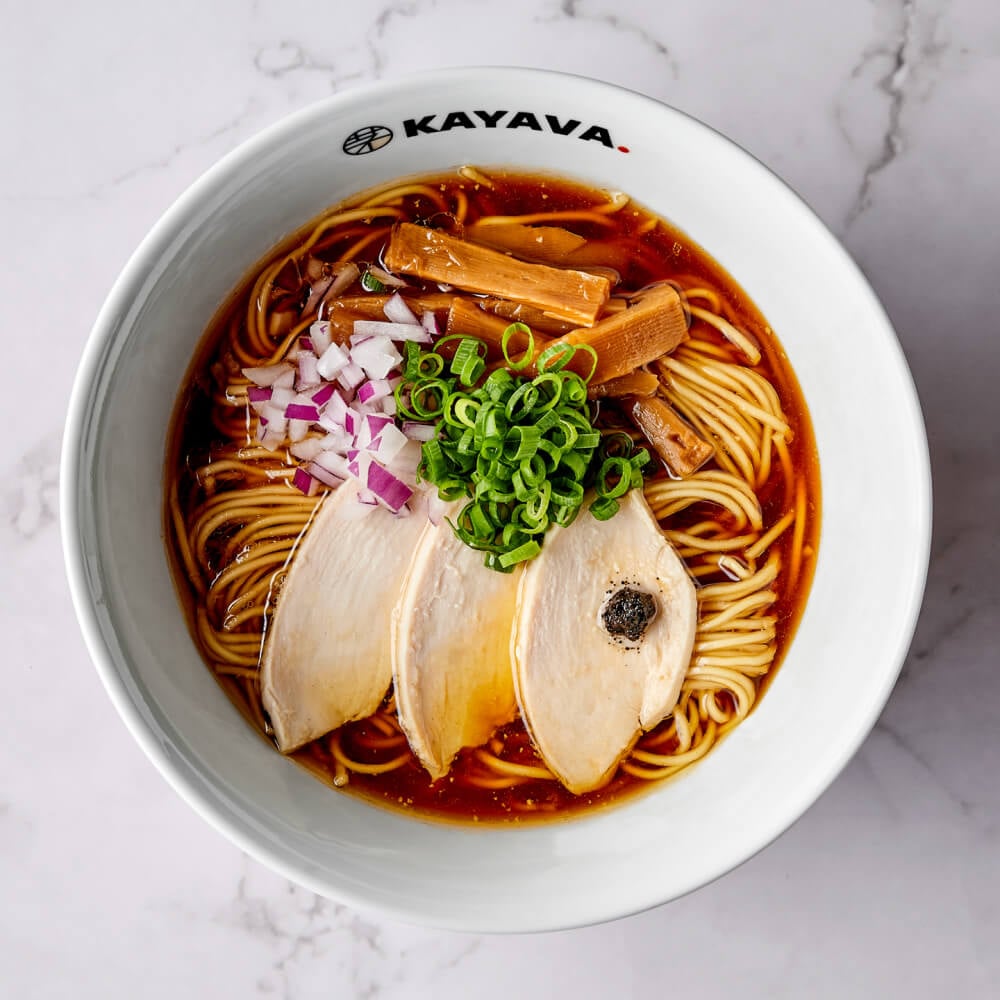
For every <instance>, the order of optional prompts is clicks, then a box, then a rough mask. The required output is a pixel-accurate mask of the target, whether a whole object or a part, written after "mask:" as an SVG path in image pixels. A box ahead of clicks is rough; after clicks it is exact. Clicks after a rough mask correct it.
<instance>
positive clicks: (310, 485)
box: [292, 469, 316, 497]
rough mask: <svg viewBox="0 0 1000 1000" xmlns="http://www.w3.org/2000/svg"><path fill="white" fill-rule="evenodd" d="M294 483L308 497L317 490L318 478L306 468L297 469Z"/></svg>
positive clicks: (293, 478) (293, 477) (293, 479)
mask: <svg viewBox="0 0 1000 1000" xmlns="http://www.w3.org/2000/svg"><path fill="white" fill-rule="evenodd" d="M292 485H293V486H295V487H296V488H297V489H300V490H301V491H302V492H303V493H305V495H306V496H307V497H311V496H312V495H313V494H314V493H315V492H316V480H315V479H314V478H313V477H312V476H310V475H309V473H308V472H306V470H305V469H296V470H295V475H294V476H292Z"/></svg>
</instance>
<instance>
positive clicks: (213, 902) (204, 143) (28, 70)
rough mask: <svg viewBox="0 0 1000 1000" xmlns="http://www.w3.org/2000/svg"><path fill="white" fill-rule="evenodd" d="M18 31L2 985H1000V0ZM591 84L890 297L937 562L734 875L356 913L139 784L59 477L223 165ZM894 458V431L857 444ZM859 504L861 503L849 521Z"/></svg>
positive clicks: (53, 10) (294, 3)
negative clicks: (98, 351) (850, 739)
mask: <svg viewBox="0 0 1000 1000" xmlns="http://www.w3.org/2000/svg"><path fill="white" fill-rule="evenodd" d="M3 20H4V30H3V34H2V40H0V79H2V82H3V86H2V88H0V107H2V109H3V117H2V121H3V129H2V132H3V136H4V141H3V148H4V155H3V157H2V160H0V228H2V233H3V246H4V250H3V254H4V266H3V268H2V269H0V301H2V302H3V305H4V322H3V326H4V334H5V343H6V344H7V353H6V356H7V357H8V359H9V360H13V359H18V360H19V364H18V365H17V366H16V368H17V370H16V371H15V370H14V368H12V371H11V378H10V380H9V381H8V383H7V386H6V389H5V391H4V392H3V394H2V396H0V399H2V402H0V427H2V428H3V434H4V438H5V440H6V441H7V445H6V447H5V449H4V455H3V459H2V463H3V475H2V478H0V512H2V513H0V544H2V552H3V561H4V565H5V570H6V571H5V572H4V574H3V582H2V584H0V587H2V595H3V600H2V602H0V609H2V610H0V616H2V621H3V626H4V634H5V635H7V636H8V639H9V642H10V645H9V646H8V652H7V654H6V656H5V657H4V662H3V668H2V669H3V677H4V680H5V688H6V690H7V691H8V693H10V694H11V695H12V702H11V703H10V704H9V705H8V710H7V712H6V713H5V723H4V729H5V733H4V739H3V744H2V750H0V996H4V997H32V998H37V997H102V998H103V997H118V996H122V997H132V996H142V997H144V998H147V1000H156V998H161V997H162V998H165V1000H166V998H170V1000H174V998H175V997H177V996H178V995H184V996H191V997H212V998H225V997H234V998H235V997H240V998H242V997H250V996H254V995H260V996H264V997H270V996H274V997H284V998H291V1000H305V998H310V997H376V996H378V997H380V998H383V997H384V998H395V997H422V996H427V997H430V996H433V997H435V998H439V1000H447V998H465V997H470V996H476V997H483V998H487V1000H488V998H507V997H510V996H529V997H540V998H541V997H549V996H556V995H560V996H563V995H564V996H572V997H578V998H599V997H601V998H603V997H608V996H622V995H629V996H639V995H649V996H654V995H672V994H683V995H688V994H691V993H694V994H695V995H697V996H699V997H700V998H703V1000H716V998H723V997H733V996H739V997H744V998H758V997H760V998H771V997H788V998H799V997H809V998H827V997H829V998H838V1000H839V998H844V997H879V998H883V997H906V998H908V1000H913V998H921V997H938V996H941V995H947V996H962V997H976V998H978V997H984V998H985V997H995V996H998V995H1000V949H998V948H997V941H998V940H1000V904H998V899H1000V780H998V775H1000V657H998V653H997V649H998V646H1000V615H998V612H997V608H998V605H1000V571H998V566H1000V530H998V527H997V524H998V516H997V515H998V512H1000V444H998V440H1000V438H998V434H1000V432H998V427H1000V391H998V389H997V384H996V383H997V377H998V375H1000V337H998V334H1000V330H998V320H997V315H998V310H997V289H998V279H1000V237H998V235H997V223H998V220H1000V195H998V193H997V192H998V180H997V178H998V177H1000V131H998V129H997V120H998V113H1000V101H998V94H1000V8H998V7H997V5H996V3H995V2H994V0H952V2H945V0H845V2H843V3H839V4H836V5H833V4H829V3H824V2H820V0H812V2H809V0H806V2H799V0H773V2H771V3H767V4H763V3H757V4H752V3H738V2H736V0H702V2H700V3H681V2H678V0H663V2H656V0H616V2H615V3H610V2H606V0H563V2H562V3H561V4H560V3H557V2H547V3H531V2H528V0H506V2H505V3H503V4H501V5H497V4H492V3H485V2H462V0H437V2H435V0H403V2H398V0H393V2H391V3H388V2H387V0H382V2H376V3H373V4H363V3H344V2H336V0H335V2H333V3H328V4H325V5H320V4H315V3H313V4H310V3H306V2H304V0H280V2H279V0H218V2H214V3H205V2H204V0H200V2H195V0H176V2H173V3H161V4H144V3H134V2H126V0H96V2H94V3H91V4H70V3H63V4H58V5H51V4H39V5H35V4H16V5H6V6H5V8H4V17H3ZM474 62H475V63H486V64H503V63H507V64H524V65H537V66H546V67H551V68H556V69H563V70H569V71H573V72H577V73H585V74H591V75H597V76H600V77H603V78H605V79H608V80H611V81H613V82H616V83H620V84H624V85H625V86H628V87H631V88H634V89H636V90H639V91H643V92H645V93H647V94H650V95H652V96H653V97H656V98H660V99H662V100H664V101H667V102H670V103H672V104H675V105H676V106H678V107H680V108H682V109H684V110H685V111H688V112H690V113H692V114H694V115H696V116H698V117H700V118H701V119H703V120H704V121H706V122H708V123H709V124H710V125H712V126H714V127H715V128H717V129H720V130H721V131H723V132H725V133H727V134H728V135H730V136H731V137H732V138H734V139H735V140H736V141H737V142H739V143H741V144H742V145H743V146H745V147H746V148H747V149H749V150H750V151H751V152H752V153H754V154H755V155H756V156H758V157H759V158H760V159H762V160H763V161H764V162H765V163H766V164H768V165H769V166H771V167H772V168H774V169H775V170H776V171H777V172H778V173H779V174H781V175H782V176H783V177H784V178H785V179H786V180H787V181H789V182H790V183H791V184H792V185H793V186H794V187H795V188H796V189H797V190H798V191H799V192H801V193H802V194H803V195H804V197H805V198H806V199H807V200H808V201H809V202H810V203H811V204H812V205H813V206H814V207H815V208H816V209H817V211H818V212H819V213H820V215H821V216H822V217H823V218H824V219H825V220H826V222H827V223H828V224H829V225H830V226H831V227H832V229H833V230H834V232H835V233H837V234H838V236H840V237H841V238H842V239H843V240H844V242H845V243H846V245H847V247H848V249H849V250H850V251H851V252H852V253H853V254H854V255H855V256H856V258H857V259H858V260H859V262H860V263H861V265H862V267H864V269H865V270H866V272H867V273H868V275H869V276H870V278H871V280H872V282H873V284H874V286H875V288H876V291H877V292H878V293H879V294H880V295H881V297H882V299H883V301H884V302H885V304H886V306H887V308H888V311H889V313H890V315H891V316H892V318H893V320H894V322H895V324H896V326H897V329H898V331H899V336H900V339H901V341H902V344H903V348H904V350H905V352H906V355H907V357H908V359H909V362H910V364H911V367H912V369H913V371H914V375H915V378H916V381H917V384H918V388H919V390H920V394H921V398H922V401H923V405H924V407H925V412H926V417H927V423H928V428H929V434H930V441H931V448H932V459H933V463H934V481H935V493H936V496H935V504H936V511H935V541H934V556H933V564H932V568H931V574H930V581H929V586H928V591H927V598H926V602H925V606H924V610H923V613H922V616H921V619H920V623H919V627H918V629H917V634H916V638H915V641H914V645H913V648H912V651H911V654H910V656H909V659H908V661H907V664H906V667H905V669H904V672H903V675H902V678H901V680H900V682H899V684H898V686H897V688H896V691H895V693H894V695H893V697H892V700H891V702H890V703H889V706H888V708H887V709H886V711H885V713H884V715H883V716H882V719H881V721H880V722H879V724H878V725H877V726H876V728H875V731H874V732H873V733H872V735H871V737H870V738H869V739H868V741H867V742H866V743H865V745H864V747H863V748H862V749H861V751H860V752H859V753H858V755H857V756H856V758H855V759H854V760H853V761H852V762H851V764H850V765H849V766H848V767H847V769H846V770H845V771H844V773H843V774H842V775H841V777H840V778H839V780H838V781H837V782H836V783H835V784H834V785H833V787H832V788H831V789H830V790H829V791H828V792H827V793H826V794H825V795H824V796H823V797H822V799H821V800H820V801H819V802H818V803H817V804H816V805H815V806H814V807H813V808H812V809H811V810H810V812H809V813H808V814H807V815H806V816H805V817H804V818H803V819H802V820H801V821H800V822H799V823H798V824H797V825H796V826H795V827H794V828H793V829H792V830H791V831H789V832H788V833H787V834H786V835H785V836H783V837H782V838H781V839H780V840H778V842H777V843H775V844H773V845H772V846H771V847H770V848H768V849H767V850H765V851H764V852H763V853H762V854H760V855H759V856H758V857H756V858H754V859H753V860H752V861H750V862H749V863H747V864H746V865H744V866H743V867H742V868H740V869H738V870H737V871H735V872H733V873H732V874H730V875H728V876H727V877H725V878H723V879H721V880H720V881H719V882H717V883H715V884H714V885H712V886H709V887H708V888H706V889H703V890H702V891H700V892H697V893H695V894H694V895H692V896H690V897H688V898H686V899H683V900H681V901H679V902H676V903H674V904H671V905H668V906H664V907H661V908H659V909H657V910H654V911H652V912H649V913H646V914H642V915H640V916H636V917H633V918H630V919H627V920H622V921H619V922H617V923H614V924H610V925H606V926H602V927H596V928H590V929H586V930H580V931H574V932H567V933H560V934H551V935H543V936H533V937H527V936H526V937H508V938H481V937H471V936H462V935H457V934H449V933H440V932H436V931H429V930H422V929H415V928H410V927H406V926H401V925H398V924H394V923H391V922H388V921H377V920H372V919H370V918H367V917H361V916H359V915H357V914H355V913H353V912H351V911H349V910H347V909H345V908H343V907H340V906H336V905H334V904H332V903H329V902H327V901H324V900H322V899H318V898H316V897H314V896H312V895H311V894H309V893H306V892H304V891H303V890H300V889H298V888H295V887H294V886H292V885H290V884H288V883H287V882H285V881H284V880H283V879H281V878H279V877H277V876H276V875H273V874H271V873H270V872H269V871H267V870H265V869H263V868H262V867H261V866H260V865H258V864H256V863H254V862H251V861H249V860H248V859H247V858H246V857H244V856H243V855H242V854H241V853H240V852H239V851H238V850H237V849H236V848H235V847H234V846H232V845H231V844H230V843H229V842H228V841H226V840H225V839H223V837H221V836H220V835H219V834H217V833H216V832H215V831H214V830H212V829H211V828H210V827H209V826H208V825H207V824H205V823H204V822H203V821H202V820H201V819H200V818H199V817H197V816H196V815H195V814H194V813H193V812H192V811H191V810H190V809H189V808H188V806H186V805H185V804H184V803H183V802H182V801H181V800H180V799H179V798H178V797H177V796H176V795H175V794H174V793H173V792H172V791H171V790H170V789H169V788H168V786H167V785H166V783H165V782H164V781H163V780H162V779H161V778H160V777H159V776H158V775H157V773H156V772H155V770H154V768H153V766H152V765H151V764H150V763H149V762H148V761H147V760H146V758H145V757H144V756H143V755H142V753H141V752H140V750H139V749H138V747H137V746H136V744H135V743H133V741H132V739H131V737H129V735H128V734H127V733H126V730H125V728H124V726H123V725H122V724H121V722H120V721H119V719H118V718H117V716H116V714H115V712H114V710H113V709H112V707H111V705H110V703H109V701H108V699H107V698H106V696H105V695H104V692H103V690H102V688H101V686H100V684H99V682H98V679H97V676H96V674H95V672H94V670H93V669H92V667H91V665H90V662H89V660H88V657H87V654H86V652H85V650H84V647H83V642H82V640H81V637H80V635H79V632H78V630H77V627H76V624H75V621H74V618H73V613H72V610H71V607H70V602H69V596H68V592H67V587H66V585H65V582H64V579H63V570H62V554H61V551H60V543H59V534H58V524H57V520H58V516H57V502H56V491H57V458H58V453H59V447H60V435H61V432H62V422H63V413H64V405H65V400H66V398H67V394H68V391H69V387H70V384H71V381H72V378H73V374H74V371H75V367H76V364H77V360H78V357H79V355H80V352H81V349H82V346H83V342H84V339H85V337H86V335H87V331H88V330H89V327H90V325H91V323H92V321H93V318H94V316H95V315H96V312H97V309H98V307H99V305H100V303H101V301H102V299H103V297H104V295H105V293H106V292H107V290H108V288H109V286H110V285H111V283H112V281H113V279H114V277H115V275H116V273H117V272H118V270H119V269H120V267H121V266H122V264H123V263H124V261H125V259H126V257H127V256H128V255H129V254H130V253H131V251H132V250H133V248H134V247H135V245H136V244H137V243H138V241H139V240H140V238H141V237H142V235H143V234H144V233H145V232H146V230H147V229H148V227H149V226H150V225H151V224H152V223H153V222H154V221H155V219H156V218H157V217H158V216H159V215H160V213H161V212H162V211H163V210H164V209H165V208H166V207H167V205H168V204H169V203H170V202H171V201H172V200H173V199H174V198H175V197H176V196H177V195H178V194H179V193H180V192H181V191H182V190H183V189H184V188H185V187H186V186H187V185H188V184H189V183H190V182H191V181H192V180H193V179H194V178H195V177H196V176H197V175H198V174H199V173H201V172H202V171H203V170H204V169H205V168H206V167H207V166H209V164H211V163H212V162H213V161H214V160H215V159H217V158H218V157H219V156H220V155H221V154H223V153H224V152H226V151H227V150H229V149H231V148H232V147H233V146H234V145H236V144H237V143H238V142H240V141H241V140H243V139H244V138H246V137H247V136H249V135H251V134H252V133H254V132H256V131H257V130H258V129H260V128H261V127H263V126H265V125H267V124H269V123H270V122H273V121H274V120H276V119H277V118H279V117H280V116H282V115H284V114H285V113H286V112H288V111H290V110H292V109H295V108H299V107H301V106H302V105H303V104H305V103H307V102H309V101H312V100H314V99H316V98H319V97H322V96H324V95H327V94H329V93H331V92H332V91H337V90H341V89H343V88H346V87H350V86H352V85H354V84H356V83H358V82H361V81H365V80H370V79H373V78H376V77H381V76H388V75H393V76H394V75H398V74H402V73H404V72H407V71H409V70H412V69H418V68H429V67H434V66H441V65H460V64H469V63H474ZM868 443H869V444H874V445H875V446H876V447H877V446H884V447H886V448H889V447H892V442H891V441H885V442H880V441H879V438H878V429H877V428H872V440H871V441H870V442H868ZM859 516H863V512H859Z"/></svg>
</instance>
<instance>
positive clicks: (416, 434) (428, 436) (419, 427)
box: [403, 420, 435, 441]
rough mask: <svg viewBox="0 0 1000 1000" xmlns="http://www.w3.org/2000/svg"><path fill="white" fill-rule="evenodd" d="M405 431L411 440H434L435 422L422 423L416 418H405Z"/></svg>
mask: <svg viewBox="0 0 1000 1000" xmlns="http://www.w3.org/2000/svg"><path fill="white" fill-rule="evenodd" d="M403 433H404V434H405V435H406V436H407V437H408V438H409V439H410V440H411V441H433V440H434V434H435V431H434V425H433V424H420V423H417V421H416V420H404V421H403Z"/></svg>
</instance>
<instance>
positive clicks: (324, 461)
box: [313, 451, 350, 482]
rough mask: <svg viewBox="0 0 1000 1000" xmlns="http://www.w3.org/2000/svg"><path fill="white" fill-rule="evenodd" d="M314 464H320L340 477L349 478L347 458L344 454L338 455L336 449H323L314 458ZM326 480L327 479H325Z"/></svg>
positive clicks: (320, 466)
mask: <svg viewBox="0 0 1000 1000" xmlns="http://www.w3.org/2000/svg"><path fill="white" fill-rule="evenodd" d="M313 465H316V466H319V468H321V469H324V470H325V471H326V472H328V473H330V474H331V475H334V476H338V477H339V478H340V479H347V477H348V476H349V475H350V473H349V471H348V468H347V465H348V463H347V459H346V458H344V456H343V455H338V454H337V453H336V452H335V451H321V452H319V454H317V455H316V457H315V458H314V459H313ZM324 482H325V480H324Z"/></svg>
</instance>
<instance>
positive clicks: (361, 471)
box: [347, 449, 372, 483]
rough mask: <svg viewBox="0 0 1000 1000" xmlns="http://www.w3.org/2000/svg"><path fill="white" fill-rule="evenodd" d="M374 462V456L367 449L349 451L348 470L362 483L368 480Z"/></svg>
mask: <svg viewBox="0 0 1000 1000" xmlns="http://www.w3.org/2000/svg"><path fill="white" fill-rule="evenodd" d="M371 464H372V456H371V454H370V453H369V452H367V451H353V449H352V451H349V452H348V453H347V471H348V472H349V473H350V474H351V475H352V476H354V478H355V479H358V480H360V481H361V482H362V483H366V482H367V481H368V470H369V468H370V467H371Z"/></svg>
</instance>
